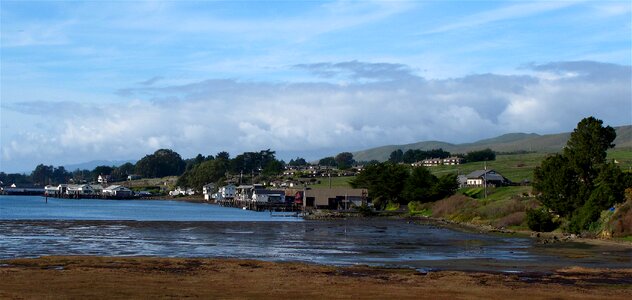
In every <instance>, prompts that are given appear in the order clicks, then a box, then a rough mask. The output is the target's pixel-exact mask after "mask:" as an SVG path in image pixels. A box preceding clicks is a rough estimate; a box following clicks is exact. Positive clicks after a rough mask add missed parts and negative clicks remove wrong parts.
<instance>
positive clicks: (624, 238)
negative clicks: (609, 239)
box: [616, 235, 632, 243]
mask: <svg viewBox="0 0 632 300" xmlns="http://www.w3.org/2000/svg"><path fill="white" fill-rule="evenodd" d="M616 239H617V240H620V241H626V242H630V243H632V235H628V236H625V237H620V238H616Z"/></svg>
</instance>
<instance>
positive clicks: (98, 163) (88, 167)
mask: <svg viewBox="0 0 632 300" xmlns="http://www.w3.org/2000/svg"><path fill="white" fill-rule="evenodd" d="M128 162H130V163H133V164H134V163H136V161H135V160H93V161H89V162H85V163H79V164H72V165H65V166H64V168H66V171H69V172H72V171H74V170H77V169H79V170H90V171H91V170H94V168H96V167H98V166H109V167H112V166H114V167H118V166H120V165H122V164H125V163H128Z"/></svg>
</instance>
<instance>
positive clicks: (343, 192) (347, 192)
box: [305, 188, 368, 198]
mask: <svg viewBox="0 0 632 300" xmlns="http://www.w3.org/2000/svg"><path fill="white" fill-rule="evenodd" d="M305 193H306V194H307V197H327V198H333V197H337V196H349V197H357V196H367V194H368V191H367V189H351V188H332V189H311V190H306V191H305Z"/></svg>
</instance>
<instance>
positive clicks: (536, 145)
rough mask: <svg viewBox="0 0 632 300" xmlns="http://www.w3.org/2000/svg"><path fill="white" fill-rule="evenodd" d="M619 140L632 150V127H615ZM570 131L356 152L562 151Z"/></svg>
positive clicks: (379, 156)
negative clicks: (410, 150)
mask: <svg viewBox="0 0 632 300" xmlns="http://www.w3.org/2000/svg"><path fill="white" fill-rule="evenodd" d="M615 129H616V131H617V139H616V140H615V141H614V143H615V145H616V146H615V149H632V125H627V126H621V127H615ZM569 137H570V132H566V133H558V134H546V135H539V134H535V133H509V134H504V135H501V136H498V137H495V138H491V139H484V140H480V141H477V142H474V143H465V144H456V145H455V144H450V143H445V142H440V141H427V142H418V143H413V144H405V145H389V146H382V147H377V148H371V149H367V150H362V151H357V152H354V153H353V157H354V158H355V160H357V161H369V160H373V159H375V160H378V161H385V160H387V159H388V157H389V155H390V154H391V152H393V151H395V150H397V149H402V151H406V150H408V149H421V150H431V149H437V148H442V149H443V150H446V151H449V152H451V153H467V152H470V151H474V150H481V149H485V148H490V149H492V150H494V151H496V152H520V151H528V152H539V153H551V152H558V151H560V150H562V148H564V146H565V145H566V142H567V141H568V138H569Z"/></svg>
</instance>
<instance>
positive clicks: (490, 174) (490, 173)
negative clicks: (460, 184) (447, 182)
mask: <svg viewBox="0 0 632 300" xmlns="http://www.w3.org/2000/svg"><path fill="white" fill-rule="evenodd" d="M482 177H485V179H486V180H488V181H507V178H505V177H504V176H503V175H501V174H500V173H498V172H496V171H494V170H476V171H474V172H472V173H470V174H468V175H467V178H469V179H475V178H482Z"/></svg>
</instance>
